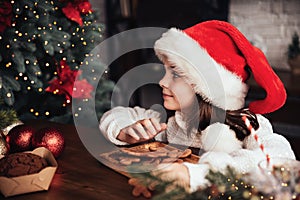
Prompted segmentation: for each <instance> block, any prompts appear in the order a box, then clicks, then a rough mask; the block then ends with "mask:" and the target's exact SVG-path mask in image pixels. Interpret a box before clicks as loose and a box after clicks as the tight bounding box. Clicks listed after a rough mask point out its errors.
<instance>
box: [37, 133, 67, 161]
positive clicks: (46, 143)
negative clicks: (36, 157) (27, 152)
mask: <svg viewBox="0 0 300 200" xmlns="http://www.w3.org/2000/svg"><path fill="white" fill-rule="evenodd" d="M32 146H33V147H34V148H37V147H45V148H47V149H48V150H49V151H51V152H52V154H53V155H54V157H55V158H57V157H59V156H60V155H61V153H62V152H63V150H64V148H65V139H64V137H63V135H62V133H61V131H60V130H59V129H58V128H54V127H46V128H42V129H40V130H39V131H37V132H36V133H35V134H34V136H33V137H32Z"/></svg>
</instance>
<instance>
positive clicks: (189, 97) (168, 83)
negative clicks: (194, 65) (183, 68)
mask: <svg viewBox="0 0 300 200" xmlns="http://www.w3.org/2000/svg"><path fill="white" fill-rule="evenodd" d="M164 66H165V70H166V73H165V75H164V77H163V78H162V79H161V80H160V81H159V85H160V86H161V87H162V89H163V90H162V93H163V99H164V107H165V108H166V109H168V110H176V111H182V110H183V109H186V108H188V107H190V106H191V105H192V103H193V100H194V98H195V92H194V90H193V89H192V87H191V85H189V84H188V83H187V82H186V81H185V80H184V79H183V78H182V77H181V76H180V75H179V74H178V73H177V72H176V71H175V69H174V66H171V65H170V64H169V63H168V62H165V63H164Z"/></svg>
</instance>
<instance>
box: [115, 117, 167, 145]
mask: <svg viewBox="0 0 300 200" xmlns="http://www.w3.org/2000/svg"><path fill="white" fill-rule="evenodd" d="M166 128H167V125H166V123H159V121H158V120H157V119H155V118H150V119H144V120H140V121H138V122H136V123H134V124H132V125H130V126H127V127H125V128H123V129H121V131H120V133H119V135H118V136H117V139H118V140H120V141H123V142H127V143H129V144H134V143H137V142H144V141H147V140H150V139H152V138H154V137H155V136H156V135H157V134H158V133H159V132H161V131H164V130H166Z"/></svg>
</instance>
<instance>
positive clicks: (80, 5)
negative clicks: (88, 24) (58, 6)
mask: <svg viewBox="0 0 300 200" xmlns="http://www.w3.org/2000/svg"><path fill="white" fill-rule="evenodd" d="M62 11H63V13H64V14H65V15H66V17H67V18H69V19H70V20H72V21H74V22H76V23H78V24H79V25H80V26H82V25H83V22H82V18H81V16H80V14H81V13H82V14H87V13H89V12H92V6H91V4H90V2H88V1H87V0H75V1H73V2H68V3H67V5H66V6H65V7H64V8H62Z"/></svg>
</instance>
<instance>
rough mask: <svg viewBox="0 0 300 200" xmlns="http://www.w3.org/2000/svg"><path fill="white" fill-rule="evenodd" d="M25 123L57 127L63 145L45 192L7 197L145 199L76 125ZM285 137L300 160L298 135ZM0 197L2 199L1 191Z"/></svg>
mask: <svg viewBox="0 0 300 200" xmlns="http://www.w3.org/2000/svg"><path fill="white" fill-rule="evenodd" d="M27 124H32V126H33V127H35V128H36V129H38V128H41V127H46V126H47V127H49V126H52V127H57V128H60V129H61V130H62V132H63V134H64V137H65V140H66V148H65V150H64V152H63V154H62V155H61V156H60V157H59V158H58V159H57V162H58V170H57V172H56V174H55V176H54V178H53V181H52V184H51V186H50V188H49V190H48V191H42V192H36V193H30V194H23V195H19V196H13V197H9V198H7V199H8V200H24V199H26V200H27V199H28V200H46V199H47V200H69V199H70V200H74V199H76V200H77V199H80V200H81V199H86V200H93V199H99V200H106V199H107V200H114V199H116V200H120V199H124V200H127V199H129V200H131V199H132V200H143V199H144V200H145V198H143V197H138V198H135V197H133V196H132V195H131V191H132V186H130V185H128V184H127V181H128V178H127V177H125V176H123V175H121V174H119V173H117V172H115V171H114V170H112V169H110V168H108V167H107V166H105V165H103V164H101V162H99V161H98V160H97V159H96V158H94V157H93V156H92V155H91V154H90V153H89V152H88V151H87V150H86V148H85V147H84V145H83V144H82V142H81V140H80V139H79V136H78V134H77V130H76V128H75V126H73V125H66V124H58V123H52V122H47V121H31V122H28V123H27ZM88 133H89V132H88V129H87V134H88ZM288 139H289V141H290V142H291V145H292V147H293V149H294V151H295V153H296V156H297V158H298V159H299V158H300V147H299V143H300V137H298V138H288ZM0 199H5V198H4V197H3V196H2V195H1V194H0Z"/></svg>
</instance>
